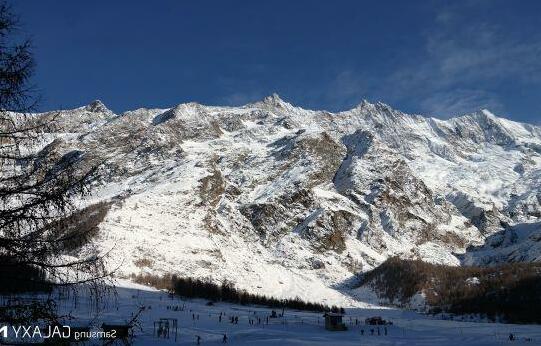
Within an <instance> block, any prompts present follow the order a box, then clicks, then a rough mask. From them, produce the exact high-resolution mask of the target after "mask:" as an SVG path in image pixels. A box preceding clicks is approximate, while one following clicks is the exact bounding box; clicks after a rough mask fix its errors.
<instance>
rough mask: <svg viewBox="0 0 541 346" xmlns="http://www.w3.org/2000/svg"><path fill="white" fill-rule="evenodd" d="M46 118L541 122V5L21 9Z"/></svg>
mask: <svg viewBox="0 0 541 346" xmlns="http://www.w3.org/2000/svg"><path fill="white" fill-rule="evenodd" d="M12 5H13V7H14V10H15V11H16V12H18V14H19V15H20V17H21V20H22V22H23V25H24V29H25V31H26V32H27V33H28V34H30V35H31V37H32V38H33V42H34V46H35V56H36V61H37V64H38V66H37V71H36V76H35V83H36V85H37V86H38V87H39V89H40V90H41V93H42V95H43V101H42V103H41V108H42V109H44V110H45V109H56V108H60V107H62V108H70V107H75V106H80V105H83V104H86V103H89V102H90V101H92V100H93V99H101V100H102V101H103V102H104V103H105V104H106V105H107V106H108V107H109V108H111V109H113V110H114V111H116V112H121V111H124V110H127V109H134V108H138V107H142V106H146V107H167V106H172V105H175V104H178V103H182V102H188V101H196V102H200V103H203V104H211V105H214V104H225V105H240V104H245V103H247V102H251V101H254V100H258V99H260V98H262V97H263V96H265V95H268V94H271V93H273V92H277V93H278V94H280V95H281V96H282V97H283V98H284V99H286V100H288V101H290V102H292V103H293V104H296V105H301V106H304V107H307V108H313V109H328V110H333V111H336V110H344V109H348V108H350V107H352V106H354V105H356V104H358V103H359V102H360V101H361V100H362V99H363V98H366V99H368V100H370V101H383V102H386V103H388V104H390V105H392V106H394V107H396V108H399V109H401V110H404V111H407V112H412V113H423V114H430V115H436V116H439V117H448V116H450V115H453V114H457V113H464V112H469V111H474V110H476V109H479V108H489V109H491V110H493V111H494V112H495V113H497V114H500V115H504V116H506V117H509V118H512V119H516V120H520V121H528V122H534V123H540V120H539V119H541V102H539V100H540V99H541V1H536V0H533V1H503V0H502V1H500V0H486V1H484V0H475V1H474V0H470V1H398V0H397V1H381V0H380V1H293V0H288V1H271V0H267V1H249V0H247V1H218V0H217V1H160V0H157V1H133V0H132V1H97V0H94V1H37V0H33V1H20V2H13V1H12Z"/></svg>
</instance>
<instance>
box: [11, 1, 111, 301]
mask: <svg viewBox="0 0 541 346" xmlns="http://www.w3.org/2000/svg"><path fill="white" fill-rule="evenodd" d="M19 36H20V35H19V32H18V20H17V18H16V17H15V16H14V15H13V13H12V11H11V9H10V7H9V6H8V5H7V4H5V3H1V4H0V274H1V275H2V278H1V279H0V280H2V284H1V285H0V286H2V288H0V291H1V290H19V291H21V290H22V291H24V290H31V289H33V288H40V287H44V286H48V287H55V286H61V287H72V288H75V287H79V286H80V284H83V283H84V284H85V287H90V288H91V289H94V290H100V288H103V287H104V283H105V280H106V279H107V278H108V277H109V273H108V272H107V270H106V267H105V265H104V256H100V255H97V254H92V253H89V254H87V255H85V256H82V258H81V256H79V257H74V256H67V255H66V251H65V248H66V244H73V243H74V241H83V240H84V237H85V234H84V233H83V232H77V231H73V230H69V227H65V226H66V225H65V222H64V220H66V219H68V217H69V215H71V214H72V213H73V212H74V205H73V201H74V198H76V197H80V196H81V195H84V194H85V193H87V192H88V187H89V184H90V183H91V181H92V179H93V178H95V177H96V173H97V170H98V165H88V164H86V165H83V164H82V162H85V153H82V152H68V153H65V154H62V155H55V154H52V152H54V150H52V149H51V146H54V144H51V143H48V141H50V139H48V137H47V135H48V134H50V133H52V132H54V131H55V130H56V129H57V126H59V124H58V123H57V121H56V120H57V117H56V116H55V115H54V114H53V115H51V114H49V115H47V116H45V115H39V114H35V113H32V112H33V111H34V109H35V105H36V101H37V99H36V96H35V94H36V93H35V91H34V90H33V88H32V87H31V86H30V78H31V76H32V74H33V71H34V60H33V56H32V50H31V48H32V46H31V43H30V41H28V40H20V39H18V37H19ZM49 137H50V136H49ZM56 154H57V153H56ZM4 282H5V283H6V285H4ZM8 283H9V284H8Z"/></svg>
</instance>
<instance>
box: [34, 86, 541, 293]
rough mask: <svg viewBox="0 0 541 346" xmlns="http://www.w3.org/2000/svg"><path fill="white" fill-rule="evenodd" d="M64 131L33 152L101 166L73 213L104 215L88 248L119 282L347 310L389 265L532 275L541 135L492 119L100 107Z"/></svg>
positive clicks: (88, 109) (367, 110)
mask: <svg viewBox="0 0 541 346" xmlns="http://www.w3.org/2000/svg"><path fill="white" fill-rule="evenodd" d="M39 116H47V114H42V115H39ZM59 119H60V120H59V121H60V124H61V125H62V126H63V130H62V132H61V133H53V134H50V138H51V141H52V140H53V139H54V141H53V142H52V143H51V144H49V145H48V146H46V147H45V149H44V152H46V153H47V154H52V153H55V154H63V153H67V152H71V151H76V153H78V155H80V157H83V162H84V163H85V164H88V165H90V164H95V163H96V162H102V163H103V166H102V177H101V180H100V182H99V183H96V184H95V186H94V188H93V195H92V196H91V197H90V198H89V199H87V200H85V201H83V202H82V203H81V205H87V204H92V203H95V202H97V201H102V200H111V201H114V203H113V204H112V206H111V208H110V209H109V211H108V213H107V216H106V217H105V219H104V221H103V222H102V223H101V224H100V226H99V227H100V233H99V236H98V238H97V239H96V242H97V243H98V244H99V247H100V248H101V251H103V252H106V251H111V254H110V258H111V260H110V266H111V267H112V268H117V267H118V274H119V275H125V276H127V275H130V274H133V273H135V274H138V273H141V272H151V273H156V274H159V273H164V272H167V273H177V274H180V275H186V276H193V277H211V278H213V279H214V280H217V281H218V280H222V279H229V280H231V281H233V282H235V283H236V284H237V286H239V287H241V288H246V289H248V290H250V291H252V292H256V293H264V294H271V295H274V296H289V297H291V296H300V297H302V298H304V299H308V300H316V299H317V300H320V299H327V300H328V301H332V302H338V303H344V301H347V302H349V303H351V300H350V298H348V297H347V296H346V295H344V294H343V292H345V290H336V289H337V288H338V289H340V288H344V287H347V285H348V283H350V282H351V280H352V279H354V278H355V275H356V274H357V273H359V272H363V271H366V270H369V269H372V268H374V267H375V266H377V265H378V264H380V263H381V262H382V261H384V260H385V259H386V258H388V257H390V256H395V255H399V256H402V257H404V258H421V259H423V260H426V261H430V262H435V263H445V264H451V265H460V264H461V263H466V264H479V263H482V264H491V263H497V262H501V261H518V260H519V261H535V260H540V259H541V241H540V240H541V226H540V225H541V223H540V221H541V190H540V187H541V128H540V127H536V126H533V125H528V124H521V123H517V122H513V121H509V120H506V119H503V118H500V117H497V116H495V115H493V114H492V113H490V112H489V111H487V110H482V111H479V112H477V113H473V114H468V115H464V116H461V117H456V118H452V119H449V120H438V119H434V118H428V117H424V116H420V115H409V114H404V113H402V112H400V111H398V110H395V109H392V108H391V107H389V106H388V105H385V104H383V103H376V104H372V103H369V102H367V101H363V102H362V103H361V104H359V105H358V106H357V107H355V108H353V109H351V110H348V111H344V112H339V113H331V112H327V111H313V110H306V109H302V108H299V107H295V106H293V105H291V104H289V103H287V102H285V101H283V100H282V99H280V98H279V97H278V96H277V95H272V96H270V97H267V98H265V99H264V100H262V101H260V102H256V103H253V104H248V105H245V106H242V107H215V106H204V105H200V104H197V103H187V104H180V105H178V106H175V107H173V108H170V109H146V108H142V109H137V110H134V111H129V112H125V113H123V114H121V115H116V114H114V113H113V112H112V111H110V110H108V109H107V107H106V106H105V105H103V104H102V103H101V102H99V101H95V102H93V103H91V104H89V105H88V106H85V107H81V108H77V109H74V110H65V111H60V112H59ZM523 232H525V233H524V234H522V233H523ZM511 233H512V234H514V236H513V235H508V234H511ZM526 233H527V234H526Z"/></svg>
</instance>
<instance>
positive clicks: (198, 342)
mask: <svg viewBox="0 0 541 346" xmlns="http://www.w3.org/2000/svg"><path fill="white" fill-rule="evenodd" d="M196 338H197V345H201V337H200V336H199V335H196Z"/></svg>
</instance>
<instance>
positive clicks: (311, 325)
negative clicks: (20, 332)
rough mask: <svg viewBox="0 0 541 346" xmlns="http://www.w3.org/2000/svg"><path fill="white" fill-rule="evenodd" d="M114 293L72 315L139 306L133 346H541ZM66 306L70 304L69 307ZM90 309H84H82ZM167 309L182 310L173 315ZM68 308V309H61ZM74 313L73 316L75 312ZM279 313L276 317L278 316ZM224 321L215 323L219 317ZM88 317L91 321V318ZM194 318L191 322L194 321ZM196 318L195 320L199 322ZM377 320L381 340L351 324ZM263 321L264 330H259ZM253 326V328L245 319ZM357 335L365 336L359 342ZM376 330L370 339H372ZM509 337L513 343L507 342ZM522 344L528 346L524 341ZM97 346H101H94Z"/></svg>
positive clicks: (538, 339)
mask: <svg viewBox="0 0 541 346" xmlns="http://www.w3.org/2000/svg"><path fill="white" fill-rule="evenodd" d="M123 286H124V287H119V288H118V296H117V298H116V301H115V302H111V303H110V306H109V308H106V309H104V310H103V311H101V312H99V313H98V315H97V316H96V315H95V313H90V314H89V311H90V309H89V308H85V304H86V303H85V302H83V301H81V302H80V303H79V306H78V308H77V309H74V310H73V311H72V313H73V314H74V315H76V316H77V315H78V316H79V317H80V318H81V320H83V321H84V320H89V318H92V319H93V321H94V324H95V325H98V326H99V325H101V323H102V322H106V323H111V324H113V323H123V322H125V321H126V320H129V319H130V318H131V316H132V314H133V313H134V312H136V311H137V310H138V307H140V306H146V307H147V309H146V310H145V311H143V312H142V314H141V315H140V322H141V326H142V329H139V330H135V334H136V337H135V338H134V345H196V344H197V343H196V338H197V336H200V337H201V345H218V344H222V338H223V335H224V333H225V334H227V337H228V343H227V344H229V345H275V346H276V345H277V344H279V346H286V345H326V346H329V345H352V346H353V345H355V346H358V345H439V346H445V345H487V346H488V345H498V344H513V345H517V344H525V345H539V344H541V326H538V325H511V324H498V323H481V322H462V321H451V320H441V319H435V318H432V317H429V316H425V315H421V314H417V313H414V312H410V311H403V310H398V309H384V308H381V309H361V308H352V309H346V316H345V322H346V324H347V326H348V330H347V331H344V332H331V331H327V330H325V329H324V320H323V317H322V314H320V313H311V312H300V311H293V310H286V311H285V314H284V315H285V317H284V318H271V319H269V324H268V325H267V324H266V323H265V322H266V316H268V315H269V314H270V311H271V309H269V308H263V307H250V306H238V305H232V304H226V303H216V304H214V305H212V306H207V305H206V303H207V302H206V301H203V300H188V301H183V300H181V299H179V298H177V297H174V298H172V297H170V296H169V295H168V294H166V293H164V292H160V291H155V290H152V289H149V288H147V287H145V286H139V285H135V284H131V283H125V284H123ZM65 304H68V303H67V302H66V303H65ZM86 305H88V304H86ZM168 307H179V308H182V307H183V308H184V310H183V311H174V310H172V309H171V308H168ZM63 308H64V309H67V310H69V309H73V308H72V307H71V308H69V307H68V305H66V306H65V307H63ZM75 311H76V312H75ZM279 312H280V311H279ZM220 313H223V314H224V316H225V317H223V318H222V321H221V322H219V315H220ZM89 315H91V317H89ZM194 316H195V320H194ZM197 316H199V317H198V318H197ZM229 316H238V324H231V323H229ZM371 316H381V317H383V318H384V319H386V320H390V321H392V322H393V325H392V326H388V327H387V330H388V335H384V328H383V327H380V333H381V335H380V336H378V335H377V327H374V326H365V325H364V324H361V323H360V324H359V325H355V319H358V320H359V321H364V319H365V318H366V317H371ZM258 317H261V321H262V324H257V318H258ZM160 318H176V319H178V327H179V328H178V335H177V341H176V342H175V340H174V333H173V335H171V337H170V339H160V338H157V337H156V336H154V335H153V334H154V327H153V326H154V321H157V320H159V319H160ZM250 318H253V319H255V320H256V324H255V325H251V324H249V319H250ZM361 329H364V335H363V336H361ZM370 329H374V335H373V336H372V335H370ZM509 333H513V334H514V335H515V336H516V338H517V340H515V341H513V342H511V341H509V340H508V336H509ZM526 338H528V339H530V340H531V341H527V340H526ZM96 344H101V342H99V343H98V342H96Z"/></svg>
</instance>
